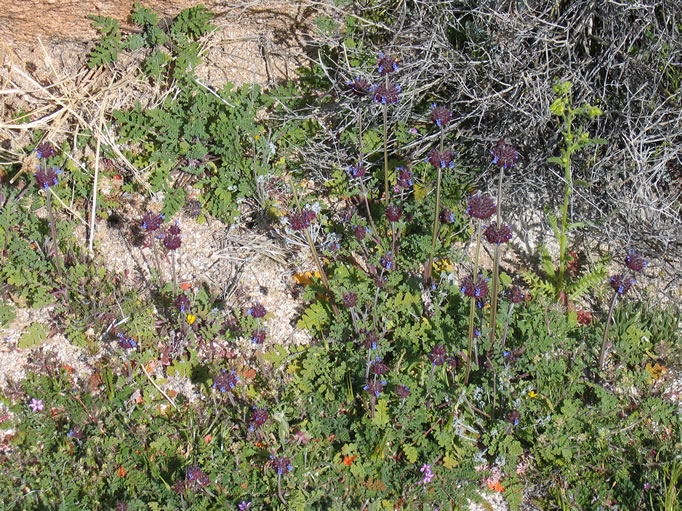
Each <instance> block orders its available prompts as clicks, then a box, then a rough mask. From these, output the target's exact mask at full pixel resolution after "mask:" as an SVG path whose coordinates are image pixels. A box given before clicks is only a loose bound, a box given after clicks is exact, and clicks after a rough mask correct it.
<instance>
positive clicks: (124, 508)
mask: <svg viewBox="0 0 682 511" xmlns="http://www.w3.org/2000/svg"><path fill="white" fill-rule="evenodd" d="M116 511H128V503H127V502H123V501H121V500H117V501H116Z"/></svg>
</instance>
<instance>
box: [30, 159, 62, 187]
mask: <svg viewBox="0 0 682 511" xmlns="http://www.w3.org/2000/svg"><path fill="white" fill-rule="evenodd" d="M61 173H62V169H59V168H57V167H55V166H54V165H53V166H52V167H50V168H49V169H47V170H42V169H41V170H39V171H38V172H36V173H35V174H33V176H34V177H35V178H36V183H38V186H40V187H41V188H42V189H44V190H47V189H48V188H49V187H50V186H56V185H58V184H59V180H58V179H57V174H61Z"/></svg>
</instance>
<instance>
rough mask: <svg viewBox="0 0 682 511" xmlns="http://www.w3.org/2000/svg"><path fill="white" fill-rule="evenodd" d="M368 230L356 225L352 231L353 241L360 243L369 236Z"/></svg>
mask: <svg viewBox="0 0 682 511" xmlns="http://www.w3.org/2000/svg"><path fill="white" fill-rule="evenodd" d="M369 232H370V231H369V229H368V228H367V227H363V226H361V225H358V226H357V227H356V228H355V229H353V234H355V239H357V240H358V241H362V240H364V239H365V236H367V234H369Z"/></svg>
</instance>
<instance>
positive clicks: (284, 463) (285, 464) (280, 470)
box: [270, 454, 294, 475]
mask: <svg viewBox="0 0 682 511" xmlns="http://www.w3.org/2000/svg"><path fill="white" fill-rule="evenodd" d="M270 459H271V460H272V469H273V470H274V471H275V472H277V474H278V475H283V474H286V473H287V472H291V471H293V470H294V467H293V466H292V465H291V459H289V458H285V457H284V456H275V455H273V454H271V455H270Z"/></svg>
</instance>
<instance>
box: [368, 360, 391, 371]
mask: <svg viewBox="0 0 682 511" xmlns="http://www.w3.org/2000/svg"><path fill="white" fill-rule="evenodd" d="M371 365H372V372H373V373H374V374H378V375H382V374H386V373H387V372H389V371H390V370H391V368H390V367H389V366H387V365H386V364H384V363H383V361H382V360H381V357H379V356H377V357H376V359H375V360H374V361H373V362H372V364H371Z"/></svg>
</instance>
